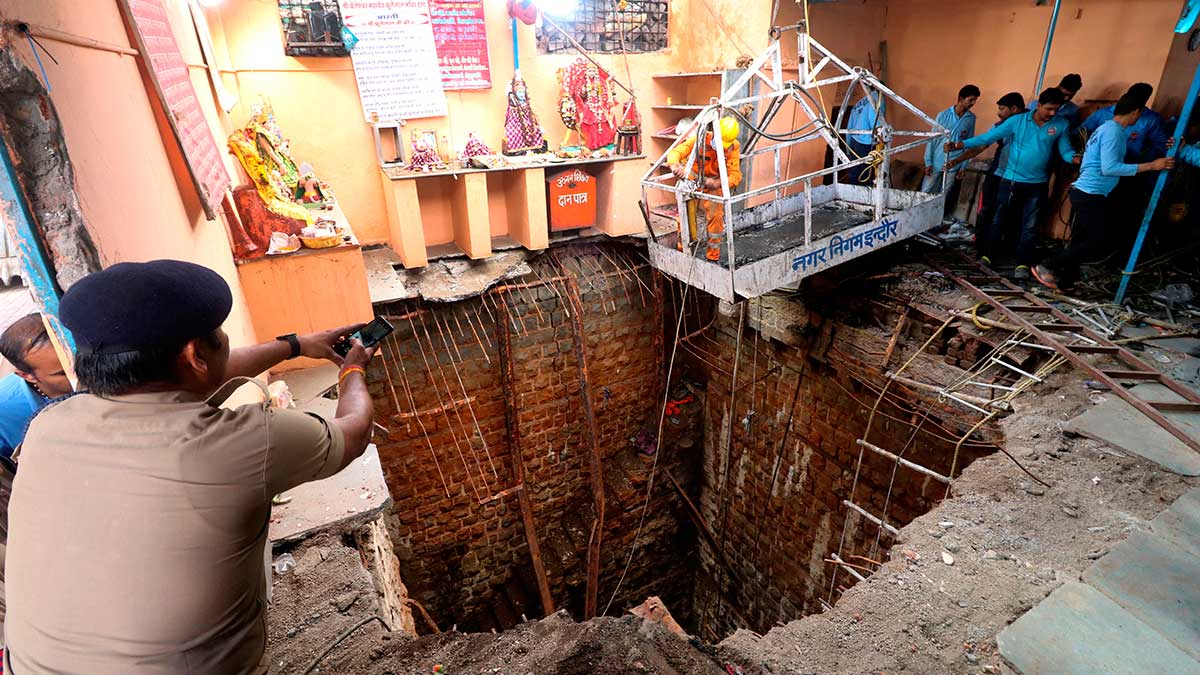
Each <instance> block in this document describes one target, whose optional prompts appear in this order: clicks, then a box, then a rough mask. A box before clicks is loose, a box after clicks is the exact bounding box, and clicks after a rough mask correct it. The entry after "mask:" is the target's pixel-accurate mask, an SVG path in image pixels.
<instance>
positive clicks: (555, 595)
mask: <svg viewBox="0 0 1200 675" xmlns="http://www.w3.org/2000/svg"><path fill="white" fill-rule="evenodd" d="M529 264H530V266H531V268H532V272H531V273H530V274H526V275H524V276H522V277H519V278H516V279H513V280H510V281H502V282H500V284H499V285H498V286H497V287H495V288H493V289H492V290H491V291H489V292H488V293H486V294H484V295H483V296H477V297H474V298H470V299H467V300H463V301H460V302H457V303H453V304H441V305H439V304H433V303H415V302H405V303H396V304H393V305H388V306H384V307H382V308H378V313H379V314H381V315H383V316H387V317H389V318H390V319H391V320H392V321H393V323H394V324H395V325H396V327H397V330H396V332H395V334H394V335H393V339H391V340H389V341H388V342H387V343H386V344H385V346H384V348H383V352H384V357H383V358H382V359H377V360H376V366H375V369H374V372H373V373H372V378H371V380H372V382H373V394H374V395H375V398H376V400H377V402H378V405H380V406H381V409H380V410H379V413H380V414H379V417H378V418H379V420H380V421H381V423H382V424H383V425H384V426H385V427H386V428H387V430H388V433H387V434H386V438H380V437H379V435H377V442H378V444H379V451H380V457H381V459H382V463H383V467H384V470H385V473H386V476H387V481H388V484H389V485H390V486H391V490H392V494H393V498H394V500H395V507H394V510H393V516H392V517H391V518H390V519H389V528H390V530H391V534H392V538H393V540H394V541H395V547H396V554H397V556H398V558H399V561H400V573H401V576H402V578H403V579H404V583H405V584H406V585H407V587H408V591H409V594H410V596H411V598H412V599H413V600H415V601H416V602H418V603H420V606H421V607H423V608H424V609H425V610H426V611H427V612H428V614H429V616H430V617H431V619H432V621H433V622H434V623H436V624H437V625H438V626H439V627H440V629H442V630H446V629H449V628H451V627H452V626H457V628H458V630H460V631H464V632H487V631H490V630H504V629H508V628H511V627H513V626H515V625H517V624H519V623H520V622H521V619H522V617H526V618H530V619H533V618H536V617H540V616H543V615H544V612H543V605H542V602H541V601H540V600H539V598H540V595H539V584H538V579H537V575H536V573H535V564H534V563H533V558H532V556H531V549H530V545H529V539H528V538H527V532H526V527H531V531H532V532H533V533H535V537H536V544H537V547H538V549H539V550H540V559H541V560H542V561H543V565H544V569H545V574H546V580H547V586H548V590H549V595H550V599H551V601H552V605H553V609H554V610H560V609H566V610H567V611H568V612H569V613H570V614H571V615H572V616H574V617H576V618H585V617H586V611H585V610H586V609H587V608H586V603H587V598H586V586H587V576H588V573H587V572H588V571H587V561H588V548H589V541H591V537H592V536H593V533H592V526H593V523H594V521H595V519H596V511H597V509H596V503H597V502H596V490H597V488H599V487H602V494H603V499H604V505H605V514H604V525H603V528H602V531H601V535H602V536H601V537H600V544H599V550H600V557H599V573H598V576H597V579H598V582H599V583H598V589H597V593H596V595H597V598H596V602H597V613H598V614H604V613H608V614H612V615H620V614H622V613H624V612H625V611H626V610H627V609H628V608H630V607H633V606H635V605H637V604H639V603H640V602H642V601H643V600H644V599H645V598H646V597H647V596H649V595H657V596H659V597H660V598H662V600H663V602H664V603H665V604H666V606H667V607H668V608H669V609H670V611H671V612H672V613H673V614H674V616H675V618H676V619H677V620H678V621H679V622H680V623H681V624H682V625H683V627H684V628H685V629H686V630H687V631H688V632H689V633H691V634H693V635H697V636H699V637H700V638H702V639H704V640H706V641H709V642H715V641H717V640H719V639H721V638H723V637H725V636H727V635H728V634H730V633H731V632H732V631H734V630H735V629H737V628H747V629H750V630H753V631H756V632H765V631H766V630H768V629H770V628H771V627H772V626H775V625H777V624H779V623H781V622H785V621H788V620H792V619H796V618H799V617H801V616H803V615H805V614H809V613H813V612H817V611H820V610H821V608H822V605H823V603H827V602H830V601H831V600H832V601H836V599H837V596H838V595H839V594H840V593H841V592H842V590H843V589H844V588H846V587H848V586H850V585H852V584H853V583H854V582H855V578H854V577H853V576H851V574H850V573H849V572H848V571H847V570H846V568H845V567H842V568H837V569H838V571H837V573H836V578H835V568H836V566H835V565H834V564H832V563H831V562H830V561H831V560H832V556H833V555H834V554H836V553H837V552H838V551H841V557H842V559H843V560H845V561H846V562H847V563H848V564H849V565H850V566H851V568H853V569H858V570H860V571H862V573H864V574H866V573H869V571H870V569H871V568H872V566H873V565H872V564H871V563H870V562H869V561H871V560H874V561H878V560H880V559H881V558H882V557H883V555H884V554H883V552H884V551H886V550H887V547H888V546H889V545H890V543H891V537H892V535H891V533H890V531H889V530H888V529H883V528H880V527H878V526H877V525H875V524H873V523H871V522H869V521H867V520H864V519H863V518H862V517H860V516H857V515H852V516H850V517H847V516H846V513H847V512H848V509H847V507H846V506H844V505H843V500H849V499H852V500H853V502H854V503H855V504H856V505H857V506H859V507H861V508H862V509H864V510H866V511H867V512H868V513H871V514H875V515H879V514H885V516H886V521H887V524H888V525H889V526H890V527H895V528H899V527H903V526H904V525H905V524H907V523H908V522H910V521H911V520H912V519H914V518H916V517H917V516H919V515H921V514H923V513H925V512H927V511H928V510H929V509H930V508H932V507H933V506H934V505H935V504H936V503H937V502H938V501H940V500H941V499H942V498H944V497H945V496H946V486H945V485H944V484H942V483H940V482H938V481H937V480H934V479H932V478H929V477H928V476H925V475H922V474H917V473H913V472H908V471H893V467H894V463H893V462H889V461H886V460H884V459H883V458H881V457H877V456H875V455H873V454H872V453H870V452H866V453H865V456H864V457H863V458H862V460H861V461H862V463H861V470H860V471H856V468H857V467H859V466H860V465H859V462H860V447H859V446H858V445H857V440H858V439H859V438H862V435H863V432H864V431H865V430H866V428H867V420H868V417H870V415H871V414H872V409H873V408H874V414H875V420H874V422H873V423H872V427H871V432H870V437H869V440H870V441H871V442H872V443H873V444H875V445H877V446H880V447H883V448H887V449H889V450H890V451H892V452H896V453H898V454H901V455H903V456H904V457H905V458H906V459H909V460H911V461H913V462H915V463H917V464H920V465H922V466H924V467H927V468H928V469H929V470H931V471H933V472H935V473H938V474H941V475H951V474H954V475H957V473H958V472H961V470H962V469H963V468H964V467H965V466H966V465H968V464H969V463H970V462H971V461H972V460H974V459H976V458H978V457H980V456H982V455H985V454H989V453H991V452H992V451H994V445H995V444H996V443H997V442H998V441H1000V440H1001V434H1000V431H999V430H998V428H997V427H995V426H994V425H993V426H989V425H984V426H982V427H980V428H979V429H976V430H974V431H973V433H971V434H970V435H969V436H968V440H967V441H966V442H965V443H963V444H962V446H961V447H959V448H957V452H956V441H957V439H959V438H960V437H963V436H964V434H967V432H968V431H971V430H972V427H973V425H974V424H975V422H976V421H977V420H978V419H979V416H978V415H975V414H974V413H973V412H972V411H970V410H965V409H963V408H960V407H955V406H953V405H951V404H948V403H947V402H945V401H937V400H936V394H933V393H930V392H929V391H926V390H925V389H923V388H921V387H919V386H917V385H912V386H909V385H906V384H902V383H900V382H898V381H896V382H891V383H890V384H888V385H887V389H888V391H887V392H886V394H885V395H883V396H882V397H881V392H880V388H881V387H883V386H884V383H887V382H888V378H887V377H886V376H885V372H886V371H888V370H889V369H896V368H898V367H899V366H900V365H901V364H902V363H903V362H905V361H909V360H910V359H911V360H912V362H911V363H910V364H909V365H908V367H907V369H906V373H908V374H910V375H911V376H912V377H914V378H916V379H919V380H922V381H925V382H935V383H936V382H939V381H949V380H952V379H954V378H956V377H958V376H960V375H961V374H962V372H963V371H962V370H961V369H960V368H959V366H960V365H962V366H964V367H969V366H970V365H971V364H973V363H974V362H975V361H976V360H977V359H978V358H979V357H980V356H981V355H982V354H983V353H984V352H986V351H987V350H988V349H989V348H991V347H992V346H994V345H989V344H988V343H987V342H986V341H985V340H984V339H983V338H982V337H981V335H980V334H978V333H971V332H968V331H966V330H965V329H963V330H962V331H961V332H960V331H956V330H939V328H943V327H942V326H941V321H940V320H938V319H936V318H934V317H933V316H927V315H925V314H924V313H923V312H922V311H921V309H920V305H919V303H913V302H905V301H902V300H900V299H899V297H898V296H900V295H905V294H903V293H897V294H896V295H891V294H889V293H887V292H886V290H887V287H888V284H891V283H893V282H894V281H895V277H897V276H899V275H891V276H892V277H893V278H890V279H882V280H881V279H873V280H872V279H865V278H864V276H863V275H861V274H860V275H859V276H857V277H856V276H854V275H855V274H856V272H855V271H854V270H853V269H849V270H847V272H846V275H845V276H843V278H842V279H841V280H839V281H838V282H837V285H836V286H833V285H831V286H830V288H828V289H826V290H827V292H822V293H816V294H813V293H810V294H809V296H808V297H809V303H810V305H809V306H805V305H804V304H802V303H801V302H800V301H799V300H798V299H796V298H793V297H786V296H771V297H768V298H765V299H762V300H760V301H755V302H751V303H745V304H743V305H742V307H745V309H743V310H738V309H737V308H735V307H734V306H730V305H722V304H719V303H717V302H715V301H713V300H711V299H710V298H708V297H707V296H699V297H698V296H697V295H696V294H695V293H694V292H687V293H686V294H685V293H684V291H683V288H682V287H681V286H677V285H675V284H672V283H669V282H667V281H664V280H662V279H661V278H658V277H657V276H656V275H654V274H653V273H652V271H651V269H650V268H649V267H648V266H647V265H646V264H645V262H644V260H643V259H641V257H640V255H639V253H638V252H637V250H636V249H635V248H633V247H626V246H622V245H612V244H605V245H593V244H580V245H576V246H570V247H564V248H560V249H556V250H555V251H554V252H553V253H551V254H547V255H544V256H542V257H540V258H537V259H534V260H532V261H530V263H529ZM881 284H882V285H883V286H882V287H881V286H880V285H881ZM868 288H871V289H874V293H873V294H870V295H868V294H867V293H866V292H865V291H866V290H867V289H868ZM910 290H911V289H910ZM917 290H918V291H922V289H921V288H917ZM935 290H936V289H935ZM574 293H577V294H578V296H577V297H578V303H576V302H575V300H574V299H573V298H572V295H573V294H574ZM813 297H818V298H821V300H820V304H819V305H817V304H812V303H813V302H814V301H813V300H812V299H811V298H813ZM867 297H871V298H873V299H872V300H869V301H868V300H865V298H867ZM576 304H577V305H578V307H579V308H580V310H581V311H578V312H577V315H576V316H573V315H572V314H573V310H572V307H574V306H576ZM681 310H682V314H683V319H682V323H681V324H680V325H679V326H678V330H679V337H680V340H679V345H680V346H679V348H678V350H676V353H675V354H674V355H672V353H671V345H672V344H674V343H675V335H676V329H677V326H676V323H677V321H678V320H679V316H680V311H681ZM739 311H741V312H744V314H739ZM506 317H507V320H508V326H507V330H505V329H504V328H503V324H502V322H503V321H505V320H506ZM902 317H903V318H902ZM739 328H740V331H739ZM739 332H740V339H739ZM893 335H899V338H898V339H895V338H893ZM931 336H932V339H930V338H931ZM504 340H508V341H509V346H508V347H507V348H506V347H505V346H504V345H503V344H501V343H502V342H503V341H504ZM927 340H928V344H927V345H925V344H924V343H926V342H927ZM922 346H925V348H924V349H923V350H922V349H921V347H922ZM579 347H582V348H583V354H584V360H585V362H586V364H585V365H586V367H585V368H584V369H581V367H580V365H581V364H580V363H579V359H578V356H577V355H578V354H579ZM735 355H736V358H735ZM672 356H673V357H674V358H672ZM735 361H736V364H735ZM672 364H673V365H672ZM668 366H671V368H672V374H671V380H670V382H671V384H670V390H669V391H668V392H666V398H667V399H668V400H669V401H671V402H672V404H671V406H670V409H671V412H672V413H673V414H669V415H667V416H666V417H665V419H664V421H663V425H662V429H663V433H662V441H661V444H659V443H658V442H657V441H656V437H657V430H658V425H659V412H660V411H661V410H662V401H663V396H664V392H663V391H662V388H661V387H662V383H663V382H664V381H665V376H666V370H667V368H668ZM506 368H511V378H510V379H508V381H507V382H506V376H505V369H506ZM735 369H736V377H735V375H734V371H735ZM735 380H736V385H735V384H734V382H735ZM581 381H582V382H586V383H587V387H588V390H589V391H590V394H591V396H590V398H591V401H590V407H591V410H592V414H593V415H594V447H595V449H596V453H597V455H596V456H595V457H593V456H592V454H591V453H592V447H593V443H592V440H591V434H592V432H591V431H590V429H591V428H593V427H592V425H590V424H589V422H588V412H587V409H588V403H587V402H585V401H584V397H583V396H582V395H581V393H582V391H583V389H582V387H581V384H580V383H581ZM506 397H510V398H507V401H506ZM877 400H878V401H879V405H878V406H876V405H875V404H876V401H877ZM506 402H507V403H508V404H511V409H510V410H508V411H506ZM676 406H678V407H676ZM731 408H732V412H731V411H730V410H731ZM506 412H509V413H511V414H513V415H514V419H512V420H511V421H506ZM518 437H519V443H520V448H521V454H520V460H521V461H520V464H518V463H516V462H514V458H515V455H514V446H515V445H516V443H515V442H514V439H517V438H518ZM596 459H598V462H597V464H598V465H599V466H601V467H603V469H602V471H601V474H602V475H601V476H600V478H601V481H600V482H601V483H602V486H597V485H596V484H595V483H594V482H593V474H592V472H591V466H592V462H593V461H595V460H596ZM522 472H523V475H524V480H523V483H522V481H521V480H520V476H521V475H522ZM652 475H653V476H654V481H653V487H652V489H650V485H649V481H650V480H651V476H652ZM522 484H523V485H524V488H525V490H527V493H526V495H525V497H527V498H528V502H529V511H530V513H529V518H528V523H527V522H526V519H523V516H522V510H521V505H520V502H521V499H522V498H523V496H522V495H521V494H520V493H521V489H520V487H519V486H521V485H522ZM648 490H650V498H649V501H648V502H647V499H646V497H647V491H648ZM852 493H853V497H852V496H851V495H852ZM843 533H844V534H843ZM855 556H862V558H856V557H855ZM428 623H429V622H428V621H424V622H423V621H421V620H418V622H417V625H418V630H420V631H422V632H429V631H431V630H432V628H431V627H430V626H429V625H428Z"/></svg>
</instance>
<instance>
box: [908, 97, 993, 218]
mask: <svg viewBox="0 0 1200 675" xmlns="http://www.w3.org/2000/svg"><path fill="white" fill-rule="evenodd" d="M978 101H979V87H976V86H975V85H973V84H968V85H966V86H964V87H963V88H962V89H959V90H958V100H957V101H956V102H955V103H954V105H952V106H950V107H949V108H946V109H945V110H943V111H942V112H940V113H938V116H937V123H938V124H940V125H942V126H943V127H945V128H946V129H948V130H949V131H950V135H949V137H948V140H949V141H951V142H958V141H965V140H967V139H968V138H970V137H972V136H974V135H975V113H973V112H971V108H974V107H975V103H976V102H978ZM961 154H962V153H961V152H950V153H947V152H946V149H945V141H939V140H933V141H930V142H929V143H928V144H926V146H925V177H924V178H922V179H921V192H928V193H930V194H934V193H938V192H942V191H943V183H942V169H943V168H944V169H945V170H946V182H945V184H944V185H945V189H946V190H947V191H948V190H949V189H950V188H951V187H953V186H954V181H955V180H956V179H957V178H958V171H959V169H961V168H962V166H961V165H957V164H955V163H954V159H955V158H957V157H958V156H959V155H961ZM947 158H949V160H950V161H949V162H947V161H946V160H947ZM946 201H947V202H949V201H950V200H949V199H947V200H946ZM949 210H951V209H949V208H947V211H949Z"/></svg>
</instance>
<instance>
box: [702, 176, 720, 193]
mask: <svg viewBox="0 0 1200 675" xmlns="http://www.w3.org/2000/svg"><path fill="white" fill-rule="evenodd" d="M704 187H706V188H708V189H709V190H719V189H721V179H720V178H705V179H704Z"/></svg>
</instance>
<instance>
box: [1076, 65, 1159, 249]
mask: <svg viewBox="0 0 1200 675" xmlns="http://www.w3.org/2000/svg"><path fill="white" fill-rule="evenodd" d="M1153 94H1154V87H1152V86H1150V85H1149V84H1147V83H1145V82H1138V83H1137V84H1134V85H1133V86H1131V87H1129V90H1128V91H1126V92H1125V95H1127V96H1130V97H1131V98H1132V99H1133V101H1134V102H1135V103H1137V104H1138V105H1139V107H1140V109H1141V116H1140V117H1139V118H1138V120H1137V122H1134V123H1133V125H1132V126H1130V127H1129V128H1128V129H1126V131H1125V138H1126V140H1125V160H1124V161H1125V163H1126V164H1144V163H1146V162H1152V161H1154V160H1156V159H1158V158H1159V157H1166V155H1167V148H1168V146H1169V141H1170V133H1169V132H1168V129H1167V123H1166V121H1165V120H1164V119H1163V118H1162V115H1159V114H1158V113H1156V112H1154V111H1153V110H1151V109H1149V108H1147V107H1146V104H1147V103H1149V102H1150V97H1151V96H1152V95H1153ZM1114 107H1115V106H1111V105H1110V106H1108V107H1105V108H1101V109H1099V110H1097V111H1096V112H1094V113H1092V114H1091V115H1090V116H1089V117H1088V118H1087V119H1086V120H1084V121H1083V125H1082V127H1081V129H1082V130H1083V132H1085V133H1089V134H1091V133H1095V132H1096V130H1097V129H1099V128H1100V127H1101V126H1102V125H1103V124H1104V123H1106V122H1108V121H1109V120H1111V119H1112V118H1113V115H1114ZM1153 190H1154V180H1153V178H1152V177H1151V176H1149V175H1141V176H1127V177H1125V178H1122V179H1121V180H1120V181H1118V182H1117V187H1115V188H1113V191H1112V194H1111V195H1110V197H1111V198H1110V199H1109V205H1110V208H1111V209H1113V211H1114V213H1113V216H1112V218H1110V220H1109V222H1110V223H1111V224H1112V225H1113V226H1112V227H1109V228H1108V234H1107V240H1106V244H1105V248H1106V249H1107V250H1106V251H1102V252H1101V254H1102V255H1103V254H1105V253H1114V252H1116V253H1118V255H1116V256H1115V258H1114V260H1115V261H1118V264H1119V261H1120V260H1121V259H1122V258H1124V257H1126V256H1125V255H1124V253H1125V252H1127V251H1128V250H1129V247H1130V246H1131V245H1132V244H1133V238H1134V236H1135V233H1136V231H1137V225H1138V224H1139V223H1141V222H1142V215H1143V214H1144V213H1145V212H1146V205H1147V204H1148V203H1149V202H1150V193H1151V192H1152V191H1153ZM1122 249H1123V250H1122Z"/></svg>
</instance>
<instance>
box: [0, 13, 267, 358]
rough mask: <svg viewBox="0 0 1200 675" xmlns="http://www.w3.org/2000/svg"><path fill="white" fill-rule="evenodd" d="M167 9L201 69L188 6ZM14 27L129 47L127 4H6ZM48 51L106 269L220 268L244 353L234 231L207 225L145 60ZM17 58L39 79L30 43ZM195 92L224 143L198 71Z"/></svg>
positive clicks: (57, 101) (56, 45) (246, 335)
mask: <svg viewBox="0 0 1200 675" xmlns="http://www.w3.org/2000/svg"><path fill="white" fill-rule="evenodd" d="M165 5H166V7H167V9H168V12H169V14H170V20H171V25H172V28H173V30H174V32H175V35H176V39H177V40H178V42H179V44H180V51H181V52H182V54H183V57H184V61H185V62H187V63H188V64H200V63H201V59H200V56H199V45H198V44H197V41H196V38H195V31H194V29H193V28H192V27H191V26H192V24H191V19H190V17H189V15H188V14H187V10H186V6H185V5H184V4H183V3H180V2H176V1H175V0H167V1H166V2H165ZM0 13H2V15H3V18H4V19H9V20H19V21H25V22H28V23H30V24H33V25H38V26H47V27H53V28H55V29H58V30H61V31H66V32H69V33H74V34H77V35H82V36H86V37H90V38H93V39H96V40H101V41H104V42H109V43H116V44H119V45H124V46H129V45H130V42H129V38H128V36H127V34H126V31H125V27H124V23H123V21H122V18H121V13H120V10H119V8H118V4H117V3H116V2H115V1H114V2H108V1H105V2H99V1H95V2H93V1H89V2H73V1H68V0H6V2H5V3H4V5H3V9H0ZM46 45H47V46H48V47H49V48H50V50H51V51H52V52H53V53H54V55H55V57H56V58H57V59H58V61H59V63H58V65H55V64H54V63H52V62H50V61H49V60H48V59H45V58H44V57H43V62H44V63H45V65H46V71H47V75H48V77H49V80H50V87H51V92H50V97H51V99H52V100H53V101H54V105H55V107H56V108H57V110H58V115H59V117H60V118H61V121H62V125H63V129H64V133H65V135H66V140H67V149H68V151H69V152H70V155H71V160H72V163H73V164H74V167H75V177H76V183H77V189H78V191H79V198H80V202H81V204H82V206H83V211H84V215H85V217H86V218H87V222H88V229H89V230H90V232H91V234H92V237H93V239H94V240H95V242H96V244H97V246H98V247H99V249H100V254H101V257H102V259H103V262H104V264H106V265H109V264H113V263H117V262H122V261H140V260H150V259H155V258H177V259H181V260H189V261H192V262H196V263H199V264H202V265H206V266H208V267H211V268H212V269H214V270H216V271H217V272H219V273H220V274H221V275H222V276H223V277H225V279H226V280H227V281H228V282H229V284H230V286H231V287H232V288H233V290H234V296H235V302H234V309H233V313H232V315H231V316H230V318H229V320H228V321H227V323H226V329H227V331H228V332H229V334H230V338H231V340H232V342H233V344H235V345H241V344H248V343H252V342H254V341H255V334H254V329H253V327H252V325H251V323H250V320H249V315H248V313H247V310H246V304H245V301H244V299H243V297H242V292H241V286H240V284H239V282H238V276H237V271H236V270H235V268H234V265H233V257H232V255H231V253H230V248H229V240H228V235H227V231H228V230H227V228H226V226H225V223H224V222H223V221H222V220H220V219H218V220H215V221H208V220H205V217H204V212H203V211H202V210H201V208H200V203H199V200H198V197H197V195H196V193H195V189H194V188H193V186H192V183H191V179H190V178H189V177H188V175H187V174H186V173H185V172H184V167H183V164H182V160H181V158H180V154H179V150H178V146H177V145H176V143H175V139H174V136H172V135H171V133H170V130H169V127H167V125H166V121H165V118H163V117H162V115H161V113H160V112H159V110H158V103H157V99H156V98H153V94H152V93H151V90H148V89H147V88H146V86H145V85H144V83H143V79H142V75H141V73H140V72H139V64H138V61H137V59H135V58H133V57H131V56H125V55H119V54H114V53H111V52H106V51H100V50H96V49H90V48H85V47H78V46H74V45H70V44H64V43H60V42H55V41H46ZM13 49H14V50H16V52H17V53H18V54H19V55H20V57H21V58H22V60H24V61H25V62H26V63H27V64H29V65H30V67H32V68H35V69H36V65H35V64H34V60H33V57H32V55H31V54H30V52H29V50H28V43H22V42H18V43H16V44H15V45H14V46H13ZM191 75H192V83H193V86H194V87H195V88H196V91H197V96H198V98H199V101H200V104H201V106H202V107H203V109H204V112H205V115H206V117H207V119H208V122H209V126H210V127H211V128H212V130H213V133H214V135H216V137H217V138H218V139H224V137H225V136H226V131H225V128H226V127H225V124H226V121H225V119H224V118H223V116H222V115H221V114H219V113H218V111H217V110H216V108H215V105H214V103H213V97H212V94H211V87H210V86H209V84H208V81H207V79H206V71H204V70H203V69H202V68H200V67H193V68H191Z"/></svg>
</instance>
